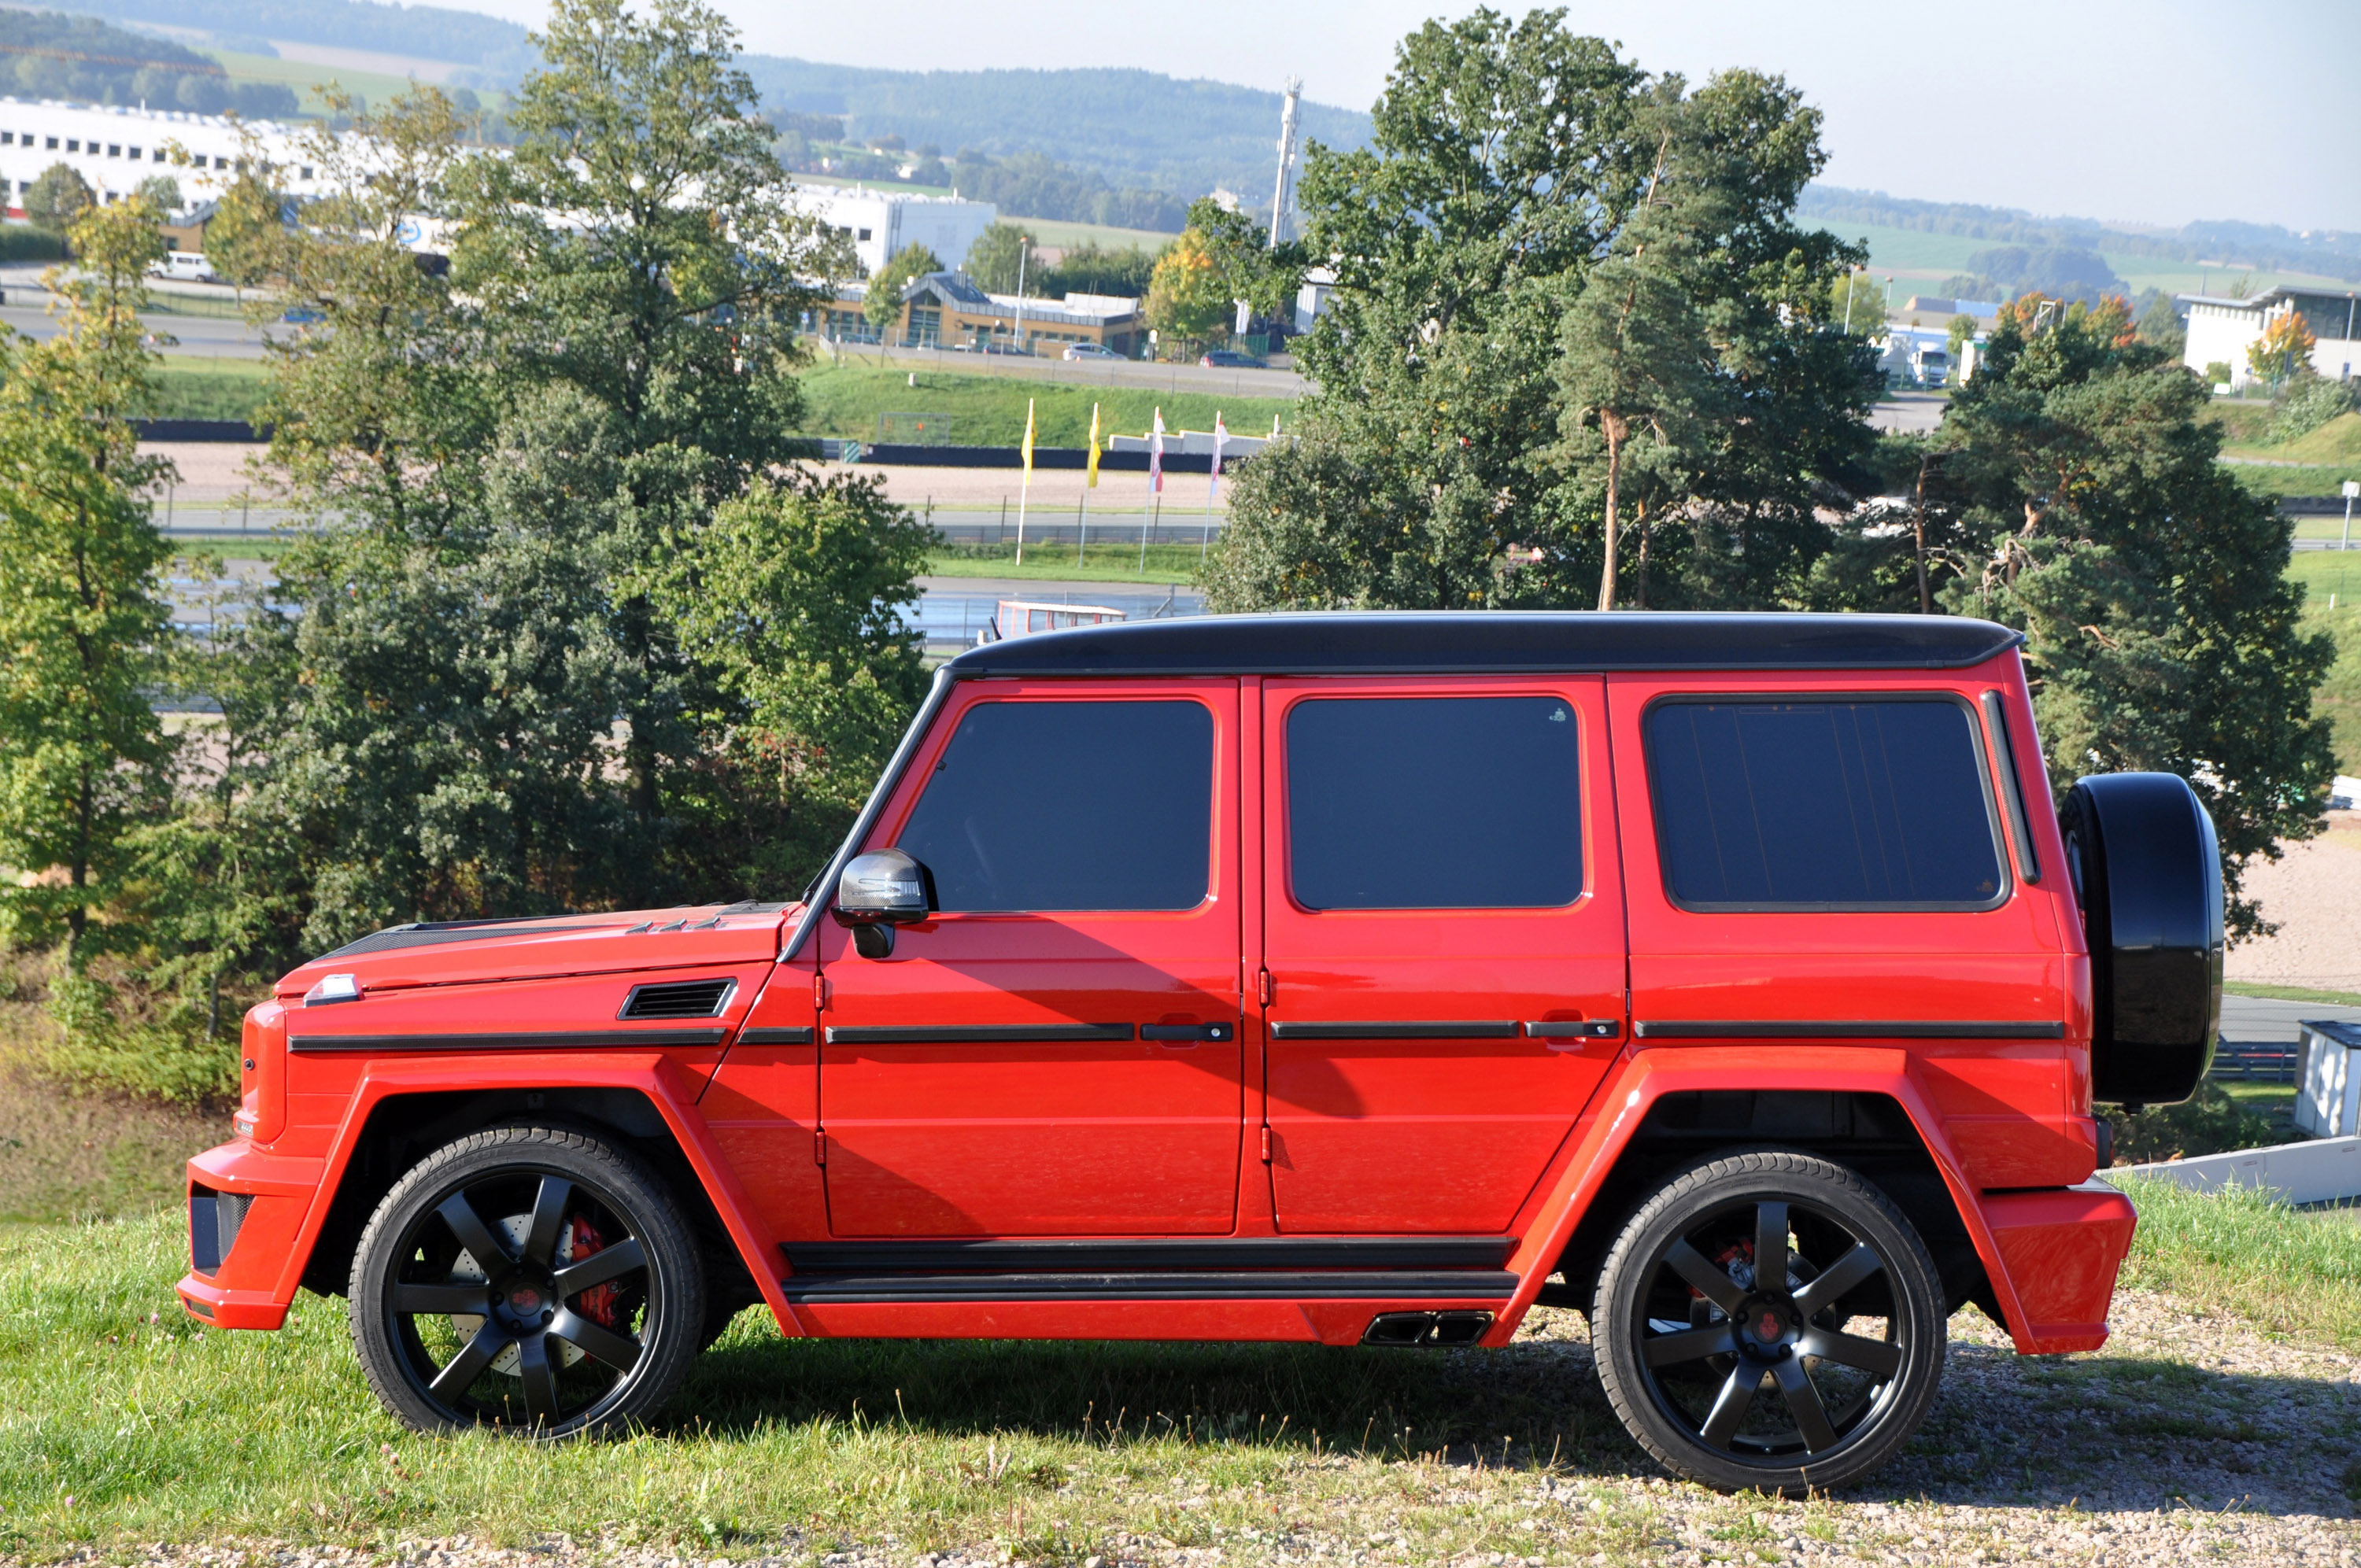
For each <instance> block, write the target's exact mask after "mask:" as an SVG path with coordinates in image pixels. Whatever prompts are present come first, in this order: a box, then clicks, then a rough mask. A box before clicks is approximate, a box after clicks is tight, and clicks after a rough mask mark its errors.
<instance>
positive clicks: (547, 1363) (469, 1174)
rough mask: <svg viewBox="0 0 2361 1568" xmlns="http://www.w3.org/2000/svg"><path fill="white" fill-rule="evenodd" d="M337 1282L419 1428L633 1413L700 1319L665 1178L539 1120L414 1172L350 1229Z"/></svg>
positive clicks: (677, 1364) (658, 1385) (524, 1428)
mask: <svg viewBox="0 0 2361 1568" xmlns="http://www.w3.org/2000/svg"><path fill="white" fill-rule="evenodd" d="M351 1293H352V1295H351V1299H352V1323H353V1339H354V1343H355V1345H356V1347H357V1350H358V1351H359V1354H360V1359H361V1365H362V1368H363V1370H364V1371H366V1372H367V1373H368V1379H369V1385H370V1387H373V1388H374V1389H375V1390H376V1391H377V1395H378V1398H379V1399H380V1400H381V1401H383V1403H384V1404H385V1406H386V1408H387V1409H389V1410H390V1411H391V1412H392V1414H393V1415H394V1416H395V1418H396V1419H397V1420H401V1422H402V1423H403V1424H404V1425H407V1426H409V1427H412V1428H413V1429H415V1430H417V1431H430V1432H433V1431H461V1430H464V1429H466V1428H469V1427H475V1426H495V1427H498V1428H500V1429H501V1430H503V1431H512V1432H517V1433H520V1434H522V1435H526V1436H532V1437H541V1438H557V1437H571V1436H576V1435H579V1434H582V1433H586V1432H594V1431H606V1430H609V1429H611V1428H613V1427H616V1426H618V1425H622V1424H628V1423H631V1422H633V1421H637V1420H644V1419H645V1417H646V1416H648V1415H649V1414H650V1413H651V1412H653V1410H654V1409H656V1407H657V1406H659V1405H661V1404H662V1403H663V1402H664V1399H665V1398H667V1397H668V1396H669V1395H670V1394H671V1393H672V1391H673V1389H674V1388H675V1387H676V1386H677V1385H678V1383H679V1381H680V1378H681V1376H682V1374H683V1373H684V1372H685V1371H686V1367H687V1364H688V1362H689V1360H690V1359H691V1358H692V1357H693V1356H695V1354H697V1347H698V1341H699V1339H700V1337H701V1334H702V1330H703V1327H704V1300H703V1296H704V1279H703V1276H702V1269H701V1266H700V1261H699V1258H698V1255H697V1250H696V1248H695V1247H694V1245H691V1242H690V1239H689V1231H688V1227H687V1226H686V1223H684V1222H683V1221H682V1219H681V1215H680V1212H679V1209H678V1207H677V1206H676V1205H675V1203H674V1202H673V1201H672V1199H671V1197H670V1195H669V1194H668V1193H666V1192H665V1190H664V1187H663V1186H662V1184H661V1183H660V1182H658V1181H657V1180H656V1179H655V1178H654V1177H653V1175H651V1174H650V1173H649V1172H648V1171H647V1170H646V1169H645V1168H642V1166H641V1165H640V1164H639V1163H638V1162H637V1161H635V1160H632V1159H631V1158H630V1157H627V1156H626V1155H624V1154H622V1153H620V1152H619V1151H618V1150H616V1149H614V1148H612V1147H610V1146H607V1145H606V1144H603V1143H601V1142H599V1141H598V1140H597V1139H595V1138H592V1137H588V1136H587V1135H583V1134H580V1133H576V1132H572V1131H567V1130H564V1129H558V1128H550V1127H496V1128H493V1129H491V1130H489V1131H488V1132H482V1133H478V1134H475V1135H471V1136H469V1137H466V1138H462V1139H460V1140H459V1141H458V1142H456V1143H454V1144H450V1145H448V1146H445V1147H443V1148H441V1149H438V1150H436V1151H435V1152H434V1154H432V1155H430V1156H428V1157H426V1158H425V1159H424V1160H423V1161H421V1162H420V1163H419V1164H418V1165H417V1166H416V1167H414V1168H412V1169H411V1171H410V1172H409V1173H408V1174H407V1175H405V1176H403V1177H402V1179H401V1180H400V1181H398V1182H396V1183H395V1184H394V1188H393V1190H392V1191H390V1192H389V1193H388V1194H387V1195H386V1197H385V1201H383V1202H382V1203H380V1204H379V1206H378V1210H377V1213H376V1214H375V1215H374V1216H373V1217H372V1218H371V1219H370V1221H369V1223H368V1229H367V1230H366V1231H364V1232H363V1233H362V1236H361V1243H360V1246H359V1248H358V1250H357V1253H356V1254H355V1255H354V1259H353V1277H352V1285H351Z"/></svg>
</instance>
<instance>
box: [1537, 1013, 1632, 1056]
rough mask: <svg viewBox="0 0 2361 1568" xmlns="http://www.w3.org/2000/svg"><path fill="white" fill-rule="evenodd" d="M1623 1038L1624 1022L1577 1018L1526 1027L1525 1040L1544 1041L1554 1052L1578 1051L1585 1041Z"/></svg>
mask: <svg viewBox="0 0 2361 1568" xmlns="http://www.w3.org/2000/svg"><path fill="white" fill-rule="evenodd" d="M1622 1036H1623V1025H1622V1022H1621V1021H1620V1019H1615V1018H1576V1019H1569V1020H1565V1021H1564V1022H1558V1021H1552V1022H1549V1023H1534V1024H1527V1025H1525V1038H1527V1039H1529V1040H1541V1041H1543V1042H1545V1043H1547V1045H1548V1046H1549V1048H1550V1049H1552V1050H1554V1051H1578V1050H1580V1049H1581V1048H1582V1042H1583V1041H1585V1040H1615V1039H1620V1038H1622Z"/></svg>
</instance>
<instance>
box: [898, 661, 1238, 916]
mask: <svg viewBox="0 0 2361 1568" xmlns="http://www.w3.org/2000/svg"><path fill="white" fill-rule="evenodd" d="M895 847H896V848H898V849H900V850H904V851H905V852H906V853H908V854H910V855H913V856H916V857H917V859H918V860H919V861H922V862H924V863H925V865H926V867H927V869H928V871H930V872H933V873H934V879H935V896H936V900H937V906H938V907H939V908H940V909H942V910H943V911H944V912H946V913H952V912H961V911H965V912H971V913H1014V912H1017V911H1058V910H1153V909H1166V910H1170V909H1191V908H1194V907H1195V906H1196V905H1199V904H1202V902H1204V898H1205V889H1206V878H1207V868H1208V867H1209V866H1210V864H1211V863H1212V849H1213V714H1212V713H1211V712H1210V711H1208V710H1207V709H1206V707H1204V706H1203V705H1202V703H1195V702H985V703H979V704H977V705H976V706H975V707H972V708H970V709H968V711H967V715H966V717H964V718H961V720H960V726H959V729H957V730H955V731H953V733H952V735H951V739H950V744H949V745H948V746H946V747H945V748H944V749H943V752H942V755H941V757H940V759H939V761H938V762H936V764H935V771H934V773H933V774H932V776H931V777H929V778H928V781H927V786H926V790H925V792H924V793H923V794H921V795H919V796H918V804H917V807H916V808H915V809H914V810H913V811H912V812H911V813H910V820H909V822H908V824H907V825H906V827H904V828H903V829H902V834H901V837H900V839H897V840H896V844H895Z"/></svg>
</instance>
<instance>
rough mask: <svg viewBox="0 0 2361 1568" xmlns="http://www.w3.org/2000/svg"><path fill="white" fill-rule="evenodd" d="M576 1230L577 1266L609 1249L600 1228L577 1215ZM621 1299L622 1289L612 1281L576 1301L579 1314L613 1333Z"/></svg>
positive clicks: (591, 1289) (574, 1223) (575, 1257)
mask: <svg viewBox="0 0 2361 1568" xmlns="http://www.w3.org/2000/svg"><path fill="white" fill-rule="evenodd" d="M573 1226H574V1235H573V1241H574V1261H575V1262H576V1263H579V1262H581V1261H582V1260H583V1259H584V1258H586V1257H588V1256H589V1255H591V1254H592V1253H594V1252H598V1251H601V1250H603V1249H604V1248H605V1246H606V1245H607V1243H606V1241H605V1239H604V1238H603V1237H601V1236H600V1235H599V1234H598V1227H597V1226H596V1225H593V1224H592V1223H590V1222H589V1221H588V1220H586V1219H584V1218H583V1217H582V1216H581V1215H579V1214H577V1215H575V1216H574V1220H573ZM621 1296H622V1288H621V1287H620V1286H619V1285H617V1284H616V1283H615V1282H614V1281H613V1280H611V1279H609V1280H608V1281H607V1282H606V1283H605V1284H604V1285H593V1286H592V1287H590V1288H589V1289H588V1290H585V1291H584V1292H582V1294H581V1295H579V1296H577V1297H576V1298H575V1303H576V1308H577V1310H579V1311H580V1312H581V1314H582V1315H583V1316H584V1317H586V1318H588V1319H589V1320H590V1321H592V1322H594V1323H597V1324H598V1326H599V1327H600V1328H602V1329H611V1328H613V1327H614V1326H615V1309H616V1307H617V1306H618V1304H619V1303H620V1298H621Z"/></svg>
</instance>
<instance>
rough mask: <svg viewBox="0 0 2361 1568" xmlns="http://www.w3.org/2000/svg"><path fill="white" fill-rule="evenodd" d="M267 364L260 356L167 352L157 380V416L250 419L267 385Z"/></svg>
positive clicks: (165, 417) (260, 401)
mask: <svg viewBox="0 0 2361 1568" xmlns="http://www.w3.org/2000/svg"><path fill="white" fill-rule="evenodd" d="M269 373H270V367H269V364H268V363H267V362H265V361H263V360H260V359H231V358H213V357H207V356H201V355H192V354H191V355H183V354H168V355H166V356H164V363H163V370H162V375H161V380H162V383H163V400H162V401H161V402H160V403H159V405H158V407H157V411H156V412H157V417H158V418H159V419H250V418H251V417H252V416H253V414H254V411H256V410H257V409H258V408H259V407H261V405H262V399H263V394H264V393H265V391H266V390H267V389H268V388H269V379H268V378H269Z"/></svg>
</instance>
